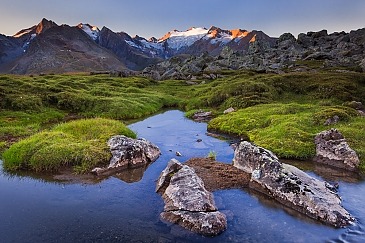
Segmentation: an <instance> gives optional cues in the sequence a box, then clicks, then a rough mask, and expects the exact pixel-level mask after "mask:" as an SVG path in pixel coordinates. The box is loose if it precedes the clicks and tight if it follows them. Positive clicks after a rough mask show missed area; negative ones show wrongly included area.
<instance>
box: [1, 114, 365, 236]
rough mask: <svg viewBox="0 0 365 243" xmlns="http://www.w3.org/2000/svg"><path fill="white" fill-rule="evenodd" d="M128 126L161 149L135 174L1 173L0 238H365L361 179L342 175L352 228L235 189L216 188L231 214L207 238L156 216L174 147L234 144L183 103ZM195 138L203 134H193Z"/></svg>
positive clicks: (227, 158) (220, 148)
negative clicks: (89, 181) (76, 179)
mask: <svg viewBox="0 0 365 243" xmlns="http://www.w3.org/2000/svg"><path fill="white" fill-rule="evenodd" d="M149 127H150V128H149ZM130 128H132V129H133V130H134V131H136V132H137V133H138V136H139V137H144V138H147V139H149V140H151V141H152V142H153V143H155V144H157V145H158V146H159V147H160V148H161V151H162V155H161V157H160V158H159V159H158V160H157V161H156V162H154V163H153V164H151V165H150V166H149V167H148V168H147V170H146V172H145V173H144V175H143V178H142V179H141V180H140V181H138V182H135V183H127V182H124V181H122V180H120V179H117V178H114V177H111V178H109V179H107V180H104V181H102V182H101V183H99V184H96V185H82V184H73V185H67V184H59V183H45V182H43V181H41V180H38V179H32V178H30V177H10V176H8V175H3V174H1V175H0V236H1V238H0V241H1V242H40V241H41V242H56V241H57V242H77V241H82V242H95V241H98V242H100V241H102V242H113V241H114V242H324V241H329V240H331V239H332V240H336V242H339V240H347V241H349V242H365V236H364V230H363V229H362V221H363V220H365V207H363V206H362V205H363V202H364V196H365V184H364V183H359V184H351V183H345V182H340V195H341V196H342V198H343V199H344V201H343V204H344V206H345V208H347V209H348V210H349V211H350V212H351V213H352V214H353V215H354V216H355V217H357V218H358V220H359V222H360V224H359V225H357V226H354V227H350V228H347V229H334V228H331V227H327V226H324V225H321V224H318V223H316V222H314V221H312V220H308V219H307V218H306V217H303V216H300V217H298V214H296V213H294V214H293V212H290V211H288V210H284V209H282V207H281V206H279V205H277V204H275V203H272V202H271V201H270V200H268V199H267V198H261V197H259V196H257V195H251V194H249V193H247V192H246V191H244V190H237V189H235V190H226V191H217V192H214V196H215V200H216V203H217V206H218V207H219V209H220V210H222V211H223V213H225V214H226V215H227V218H228V229H227V231H226V232H224V233H223V234H222V235H220V236H218V237H215V238H205V237H201V236H198V235H195V234H192V233H190V232H188V231H186V230H182V229H181V228H180V227H179V226H176V225H166V224H164V223H162V222H161V221H160V220H159V214H160V212H161V211H162V210H163V200H162V199H161V196H160V195H158V194H156V193H155V182H156V180H157V178H158V176H159V174H160V172H161V171H162V170H163V169H164V168H165V166H166V164H167V162H168V161H169V159H171V158H173V157H176V156H175V151H179V152H181V153H182V155H183V156H182V157H179V158H178V159H179V160H180V161H185V160H187V159H188V158H190V157H198V156H206V155H207V154H208V153H209V151H211V150H214V151H215V152H216V153H217V158H218V160H220V161H224V162H227V163H230V162H231V161H232V158H233V150H232V149H231V148H230V147H229V144H228V143H227V142H225V141H221V140H217V139H215V138H212V137H209V136H206V135H205V132H206V124H204V123H196V122H193V121H190V120H187V119H185V118H184V116H183V113H182V112H179V111H168V112H165V113H163V114H160V115H157V116H154V117H151V118H148V119H146V120H144V121H141V122H137V123H135V124H132V125H130ZM197 135H198V136H197ZM198 138H200V139H202V140H203V141H202V142H200V143H198V142H196V140H197V139H198ZM169 150H172V151H173V152H170V151H169ZM0 172H1V173H2V171H0ZM312 175H314V174H312Z"/></svg>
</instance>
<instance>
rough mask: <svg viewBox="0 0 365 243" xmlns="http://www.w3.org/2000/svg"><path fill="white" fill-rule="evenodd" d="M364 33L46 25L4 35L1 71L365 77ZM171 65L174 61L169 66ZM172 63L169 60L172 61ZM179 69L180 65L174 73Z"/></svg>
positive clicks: (0, 42)
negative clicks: (312, 69) (321, 69)
mask: <svg viewBox="0 0 365 243" xmlns="http://www.w3.org/2000/svg"><path fill="white" fill-rule="evenodd" d="M364 39H365V29H360V30H357V31H351V32H350V33H345V32H340V33H333V34H328V33H327V31H326V30H323V31H319V32H308V33H307V34H304V33H302V34H300V35H299V36H298V38H295V37H294V36H292V35H291V34H290V33H285V34H283V35H282V36H280V37H279V38H273V37H270V36H268V35H266V34H265V33H264V32H262V31H258V30H252V31H248V30H245V29H233V30H224V29H221V28H219V27H215V26H212V27H210V28H209V29H206V28H200V27H192V28H190V29H188V30H186V31H179V30H172V31H169V32H168V33H166V34H165V35H164V36H163V37H161V38H154V37H152V38H150V39H145V38H143V37H140V36H134V37H131V36H130V35H129V34H127V33H125V32H114V31H112V30H110V29H109V28H107V27H105V26H104V27H103V28H101V29H99V28H98V27H97V26H93V25H90V24H87V23H80V24H78V25H76V26H68V25H57V24H56V23H54V22H53V21H50V20H47V19H42V20H41V22H40V23H39V24H37V25H34V26H32V27H30V28H27V29H23V30H21V31H19V32H18V33H16V34H15V35H14V36H4V35H0V72H3V73H16V74H27V73H41V72H53V73H63V72H85V71H111V70H119V71H122V70H124V69H131V70H136V71H141V73H143V74H146V73H147V74H146V75H147V76H148V75H149V76H151V77H154V78H157V79H158V78H169V77H172V76H173V77H175V78H181V77H182V78H184V77H187V76H190V75H189V74H197V73H204V72H217V71H218V70H221V69H258V70H266V71H270V72H272V71H274V72H280V71H282V70H284V69H290V68H292V67H295V66H296V65H297V61H298V60H304V61H305V60H320V61H321V62H322V61H323V62H324V64H325V65H327V66H341V67H351V68H354V69H358V70H359V68H362V67H364V70H365V51H364V48H365V44H364ZM171 58H172V59H171ZM170 59H171V60H170ZM176 65H178V66H176Z"/></svg>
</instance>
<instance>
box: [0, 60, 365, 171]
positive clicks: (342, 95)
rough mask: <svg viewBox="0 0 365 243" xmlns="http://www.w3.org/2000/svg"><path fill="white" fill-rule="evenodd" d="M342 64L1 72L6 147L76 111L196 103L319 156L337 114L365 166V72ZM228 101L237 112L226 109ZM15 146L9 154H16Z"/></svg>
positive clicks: (289, 149)
mask: <svg viewBox="0 0 365 243" xmlns="http://www.w3.org/2000/svg"><path fill="white" fill-rule="evenodd" d="M304 64H305V63H303V64H302V65H304ZM313 65H314V64H313ZM340 71H341V72H336V71H330V70H327V71H326V70H322V71H318V72H305V73H304V72H303V73H300V72H296V73H286V74H263V73H256V72H253V71H229V72H228V71H227V72H223V73H222V76H221V77H220V78H218V79H215V80H197V81H195V82H196V85H191V84H187V83H186V82H185V81H183V80H165V81H158V82H157V81H153V80H149V79H147V78H144V77H126V78H121V77H109V76H108V75H81V74H75V75H44V76H13V75H2V76H0V97H1V99H0V152H1V150H5V148H7V147H9V146H10V145H11V144H12V143H14V142H15V141H17V140H19V139H23V138H26V137H28V136H30V135H33V134H36V135H34V136H35V138H37V136H40V137H42V136H51V135H46V134H49V133H50V132H52V133H55V132H56V131H53V130H49V128H50V127H51V126H53V125H54V124H57V123H59V122H62V121H64V120H67V117H69V116H74V117H77V118H80V117H83V118H94V117H102V118H108V119H116V120H123V121H128V120H130V119H134V118H140V117H145V116H147V115H151V114H153V113H155V112H157V111H159V110H161V109H163V108H170V107H176V108H179V109H182V110H185V111H191V112H189V113H187V116H188V117H189V116H191V115H192V114H193V112H194V111H192V110H199V109H203V110H212V111H213V113H214V115H215V116H217V118H216V119H214V120H212V121H211V122H210V123H209V128H210V129H215V130H218V131H221V132H225V133H230V134H234V135H240V136H243V137H248V138H249V139H250V140H251V141H253V142H255V143H257V144H258V145H261V146H264V147H266V148H268V149H271V150H273V151H274V152H275V153H277V154H278V155H279V156H280V157H290V158H310V157H311V156H313V154H314V142H313V139H314V136H315V134H316V133H317V132H320V131H321V130H325V129H329V128H330V127H329V126H324V125H323V124H324V122H325V121H326V119H328V118H330V117H333V116H334V115H337V116H339V117H340V122H339V123H338V124H335V125H332V126H331V127H335V128H338V129H339V130H340V131H341V132H342V133H343V134H344V136H345V137H346V139H347V140H348V141H349V143H350V145H351V146H352V147H353V148H354V149H355V151H356V152H357V153H358V154H359V155H360V157H361V160H362V166H363V167H365V152H364V149H363V148H364V147H365V146H364V142H363V141H365V140H364V138H365V134H364V133H365V129H364V127H365V119H364V118H363V117H359V116H358V115H357V114H358V113H357V111H355V110H354V109H352V108H349V107H347V106H346V103H348V102H350V101H360V102H362V103H363V104H365V96H364V95H363V94H364V93H365V74H364V73H358V72H344V71H343V70H340ZM229 107H233V108H234V109H235V110H236V112H234V113H232V114H225V115H223V114H222V112H223V110H225V109H227V108H229ZM58 132H59V131H57V133H58ZM42 134H45V135H42ZM55 136H56V135H55ZM30 138H32V139H35V138H34V137H30ZM30 138H29V139H30ZM56 138H57V139H59V140H62V139H61V138H58V137H57V136H56ZM39 139H41V138H39ZM67 139H69V138H68V137H67ZM67 139H66V140H67ZM70 139H71V138H70ZM94 139H100V138H96V137H95V138H94ZM71 140H72V139H71ZM71 140H70V141H71ZM24 141H27V140H22V141H21V142H20V144H21V143H24ZM72 141H73V140H72ZM15 145H16V146H20V145H17V144H15ZM80 149H81V148H80ZM9 151H10V152H9ZM11 151H14V150H8V151H7V152H6V153H5V154H6V155H7V156H8V157H10V154H11ZM84 151H86V150H84ZM4 157H5V155H4ZM27 159H29V158H27ZM67 163H69V162H67ZM21 166H23V164H22V165H21ZM9 168H10V167H9ZM50 168H52V166H51V165H50Z"/></svg>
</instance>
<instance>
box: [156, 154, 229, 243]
mask: <svg viewBox="0 0 365 243" xmlns="http://www.w3.org/2000/svg"><path fill="white" fill-rule="evenodd" d="M156 192H159V193H161V194H162V197H163V199H164V201H165V207H164V212H162V213H161V218H162V219H163V220H166V221H168V222H171V223H176V224H179V225H181V226H182V227H184V228H186V229H188V230H191V231H193V232H195V233H198V234H202V235H206V236H215V235H218V234H220V233H222V232H223V231H224V230H225V229H226V228H227V219H226V216H225V215H224V214H223V213H221V212H219V211H218V210H217V207H216V206H215V203H214V200H213V195H212V193H211V192H209V191H207V190H206V189H205V187H204V183H203V181H202V180H201V179H200V178H199V177H198V176H197V175H196V173H195V171H194V169H192V168H191V167H189V166H187V165H182V164H181V163H180V162H178V161H177V160H175V159H172V160H171V161H169V163H168V165H167V167H166V168H165V169H164V170H163V171H162V173H161V175H160V177H159V179H158V182H157V186H156Z"/></svg>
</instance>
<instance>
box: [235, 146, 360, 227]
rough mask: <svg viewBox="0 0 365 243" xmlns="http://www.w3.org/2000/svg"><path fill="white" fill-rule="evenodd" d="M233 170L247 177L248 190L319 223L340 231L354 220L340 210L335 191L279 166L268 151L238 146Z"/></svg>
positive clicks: (302, 174) (255, 147)
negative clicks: (235, 168)
mask: <svg viewBox="0 0 365 243" xmlns="http://www.w3.org/2000/svg"><path fill="white" fill-rule="evenodd" d="M233 162H234V166H235V167H237V168H239V169H242V170H243V171H246V172H247V173H250V174H251V180H250V182H249V187H250V188H252V189H254V190H256V191H258V192H260V193H263V194H265V195H267V196H269V197H272V198H273V199H275V200H276V201H278V202H280V203H281V204H283V205H285V206H288V207H290V208H292V209H294V210H296V211H298V212H300V213H303V214H305V215H307V216H309V217H311V218H313V219H317V220H319V221H321V222H323V223H326V224H329V225H332V226H335V227H343V226H347V225H349V224H351V223H352V222H353V221H354V218H352V217H351V215H350V214H349V213H348V212H347V211H346V210H345V209H344V208H343V207H342V206H341V199H340V197H339V196H338V195H337V194H336V193H335V191H336V190H335V188H334V187H333V186H331V185H329V184H328V183H326V182H323V181H320V180H317V179H315V178H313V177H311V176H309V175H307V174H306V173H304V172H303V171H301V170H299V169H298V168H296V167H294V166H291V165H287V164H284V163H280V162H279V160H278V158H277V157H276V156H275V155H274V154H273V153H272V152H271V151H269V150H266V149H264V148H262V147H258V146H255V145H253V144H251V143H249V142H246V141H244V142H241V143H240V144H239V146H238V147H237V148H236V150H235V154H234V159H233Z"/></svg>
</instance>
